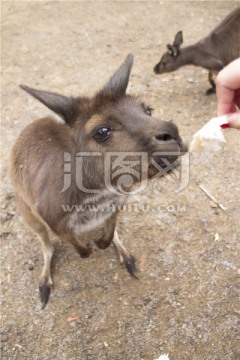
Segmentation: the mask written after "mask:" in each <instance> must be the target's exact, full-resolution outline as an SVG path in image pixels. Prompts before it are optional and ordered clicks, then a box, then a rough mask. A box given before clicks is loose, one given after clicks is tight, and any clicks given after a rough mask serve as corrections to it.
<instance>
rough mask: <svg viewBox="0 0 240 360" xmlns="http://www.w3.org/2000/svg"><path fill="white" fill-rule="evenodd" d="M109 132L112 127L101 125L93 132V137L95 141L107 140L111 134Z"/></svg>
mask: <svg viewBox="0 0 240 360" xmlns="http://www.w3.org/2000/svg"><path fill="white" fill-rule="evenodd" d="M111 133H112V129H109V128H107V127H101V128H99V129H97V130H96V131H95V132H94V133H93V137H94V139H95V140H96V141H98V142H102V141H105V140H107V139H108V138H109V136H110V135H111Z"/></svg>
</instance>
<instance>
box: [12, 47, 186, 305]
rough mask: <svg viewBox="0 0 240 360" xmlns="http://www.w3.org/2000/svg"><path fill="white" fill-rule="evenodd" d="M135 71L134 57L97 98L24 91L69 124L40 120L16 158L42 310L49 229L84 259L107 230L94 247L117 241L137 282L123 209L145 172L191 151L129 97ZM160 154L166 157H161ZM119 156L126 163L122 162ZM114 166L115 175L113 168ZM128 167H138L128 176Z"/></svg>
mask: <svg viewBox="0 0 240 360" xmlns="http://www.w3.org/2000/svg"><path fill="white" fill-rule="evenodd" d="M132 65H133V56H132V54H129V55H128V57H127V58H126V59H125V61H124V62H123V64H122V65H121V66H120V68H119V69H118V70H117V71H116V72H115V73H114V74H113V76H112V77H111V78H110V80H109V81H108V82H107V83H106V85H105V86H104V87H103V88H102V89H101V90H100V91H98V92H97V93H96V94H95V95H94V96H93V97H91V98H89V97H85V96H80V97H67V96H64V95H60V94H57V93H52V92H47V91H41V90H35V89H32V88H30V87H28V86H26V85H20V87H21V88H22V89H23V90H25V91H26V92H28V93H29V94H30V95H32V96H33V97H34V98H36V99H37V100H39V101H40V102H42V103H43V104H44V105H46V106H47V107H48V108H49V109H51V110H52V111H53V112H55V113H56V114H58V115H60V117H62V119H63V120H64V123H61V122H59V121H57V120H56V119H55V118H53V117H51V116H47V117H44V118H41V119H38V120H35V121H34V122H32V123H31V124H29V125H28V126H27V127H26V128H25V129H24V130H23V131H22V133H21V134H20V136H19V138H18V139H17V141H16V143H15V145H14V146H13V149H12V154H11V177H12V183H13V187H14V190H15V194H16V202H17V205H18V208H19V211H20V213H21V215H22V216H23V218H24V220H25V221H26V223H27V224H28V225H29V226H30V227H31V228H32V229H33V230H34V231H35V232H36V233H37V234H38V236H39V238H40V241H41V244H42V251H43V258H44V265H43V270H42V274H41V278H40V284H39V291H40V299H41V304H42V308H44V307H45V305H46V304H47V302H48V299H49V295H50V291H51V288H52V286H53V282H52V277H51V269H50V268H51V259H52V256H53V252H54V248H53V245H52V244H51V242H50V239H49V230H51V231H53V232H54V233H55V234H57V235H58V236H59V237H60V238H61V239H63V240H66V241H68V242H70V243H71V244H72V245H73V247H74V248H75V250H76V251H77V252H78V253H79V255H80V256H81V257H82V258H85V257H88V256H89V255H90V254H91V252H92V246H91V245H90V243H86V242H83V241H81V234H82V233H84V232H87V231H89V230H92V229H94V228H96V227H98V226H99V225H102V226H103V228H104V231H103V236H102V237H101V238H100V239H98V240H97V241H96V244H97V246H98V247H99V248H100V249H105V248H107V247H108V246H109V245H110V244H111V242H112V241H113V243H114V245H115V247H116V249H117V251H118V253H119V255H120V260H121V261H122V262H124V264H125V266H126V268H127V270H128V271H129V273H130V274H131V275H133V276H135V277H136V266H135V258H134V257H133V256H132V255H131V254H130V253H129V252H128V250H127V249H126V248H125V247H124V246H123V244H122V242H121V240H120V238H119V236H118V232H117V230H116V222H117V215H118V210H119V206H120V205H122V204H123V203H124V202H125V201H126V197H127V195H128V194H129V192H130V189H132V186H133V185H134V184H135V183H137V182H139V181H140V179H139V176H138V175H140V174H141V172H142V173H144V174H145V175H146V178H149V179H150V178H152V177H154V176H155V175H156V174H157V172H158V169H157V168H161V169H163V170H164V169H165V170H166V168H167V167H168V165H169V164H170V165H169V166H170V168H172V167H174V166H175V163H176V160H177V158H178V156H179V155H182V154H184V153H185V152H186V151H187V146H186V145H185V144H184V143H183V141H182V139H181V137H180V136H179V132H178V128H177V127H176V125H174V124H173V123H170V122H167V121H163V120H159V119H154V118H153V117H151V113H152V109H151V108H150V107H149V106H147V105H146V104H144V103H143V102H142V101H141V100H140V99H139V98H138V97H135V96H131V95H128V94H126V89H127V86H128V82H129V77H130V72H131V68H132ZM162 152H164V154H167V155H164V156H161V153H162ZM111 155H112V156H113V159H112V161H111ZM118 157H120V158H121V157H122V160H120V161H117V160H118ZM163 157H164V159H163ZM142 159H143V161H142ZM141 163H143V164H142V165H141ZM114 164H115V169H116V171H115V173H113V171H112V168H111V167H112V165H114ZM129 164H130V165H131V164H132V165H134V167H133V166H132V167H131V166H130V170H129V166H128V165H129ZM119 169H120V170H121V171H119ZM134 171H135V172H134ZM116 173H117V174H116ZM112 174H115V175H114V176H112ZM134 174H136V176H134ZM120 188H121V189H125V190H126V191H120ZM78 206H80V209H79V208H78ZM66 208H67V209H68V210H69V211H65V210H66ZM91 210H94V211H91Z"/></svg>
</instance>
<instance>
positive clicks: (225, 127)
mask: <svg viewBox="0 0 240 360" xmlns="http://www.w3.org/2000/svg"><path fill="white" fill-rule="evenodd" d="M229 127H230V125H229V124H222V125H221V128H222V129H227V128H229Z"/></svg>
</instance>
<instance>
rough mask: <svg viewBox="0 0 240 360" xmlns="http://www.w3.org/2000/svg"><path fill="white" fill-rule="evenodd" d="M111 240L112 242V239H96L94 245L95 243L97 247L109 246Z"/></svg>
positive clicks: (104, 247)
mask: <svg viewBox="0 0 240 360" xmlns="http://www.w3.org/2000/svg"><path fill="white" fill-rule="evenodd" d="M111 242H112V239H111V240H110V241H109V240H106V239H104V238H101V239H99V240H97V241H96V245H97V247H99V249H106V248H107V247H109V245H110V244H111Z"/></svg>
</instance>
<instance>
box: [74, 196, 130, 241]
mask: <svg viewBox="0 0 240 360" xmlns="http://www.w3.org/2000/svg"><path fill="white" fill-rule="evenodd" d="M123 203H124V199H123V197H120V196H116V197H112V196H111V197H110V198H108V197H107V196H105V197H103V198H102V199H101V202H100V201H97V199H96V200H95V201H89V202H86V203H83V204H80V205H74V207H71V213H70V214H69V217H68V224H67V225H68V228H69V230H70V231H71V232H73V233H74V234H76V235H77V234H81V233H83V232H87V231H90V230H93V229H95V228H96V227H98V226H100V225H102V224H103V223H104V222H105V221H106V220H107V219H109V218H110V217H111V216H112V215H113V214H114V213H116V212H117V211H119V210H120V207H121V206H122V204H123Z"/></svg>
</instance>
